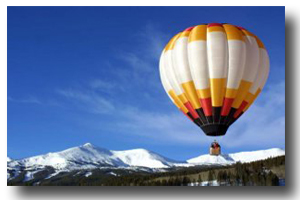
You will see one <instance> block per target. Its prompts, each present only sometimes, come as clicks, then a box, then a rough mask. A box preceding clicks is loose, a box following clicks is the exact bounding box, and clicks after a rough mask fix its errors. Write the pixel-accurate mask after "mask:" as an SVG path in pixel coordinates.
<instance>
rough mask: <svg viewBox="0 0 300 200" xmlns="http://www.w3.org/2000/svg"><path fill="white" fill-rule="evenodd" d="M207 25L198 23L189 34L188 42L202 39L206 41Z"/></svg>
mask: <svg viewBox="0 0 300 200" xmlns="http://www.w3.org/2000/svg"><path fill="white" fill-rule="evenodd" d="M206 37H207V25H199V26H196V27H194V28H193V30H192V31H191V33H190V36H189V42H193V41H198V40H203V41H206Z"/></svg>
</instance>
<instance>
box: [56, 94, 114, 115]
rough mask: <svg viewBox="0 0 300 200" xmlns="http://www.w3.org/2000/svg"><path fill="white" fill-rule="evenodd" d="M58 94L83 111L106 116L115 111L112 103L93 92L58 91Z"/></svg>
mask: <svg viewBox="0 0 300 200" xmlns="http://www.w3.org/2000/svg"><path fill="white" fill-rule="evenodd" d="M57 92H58V94H60V95H62V96H64V97H66V98H67V99H68V100H69V101H70V102H72V103H73V104H74V105H75V106H76V107H78V108H79V109H81V110H83V111H87V112H90V113H95V114H104V113H109V112H111V111H112V110H114V109H115V107H114V105H113V103H112V102H110V101H109V100H107V99H106V98H104V97H102V96H100V95H98V94H97V93H94V92H91V91H85V92H83V91H80V90H74V89H66V90H57Z"/></svg>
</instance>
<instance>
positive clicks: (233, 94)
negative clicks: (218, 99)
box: [225, 88, 238, 99]
mask: <svg viewBox="0 0 300 200" xmlns="http://www.w3.org/2000/svg"><path fill="white" fill-rule="evenodd" d="M237 93H238V90H237V89H232V88H226V93H225V97H226V98H230V99H234V98H235V97H236V95H237Z"/></svg>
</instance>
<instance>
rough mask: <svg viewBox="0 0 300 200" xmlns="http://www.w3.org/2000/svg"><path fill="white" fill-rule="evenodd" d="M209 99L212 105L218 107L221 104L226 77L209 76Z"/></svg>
mask: <svg viewBox="0 0 300 200" xmlns="http://www.w3.org/2000/svg"><path fill="white" fill-rule="evenodd" d="M209 80H210V88H211V99H212V106H213V107H220V106H222V105H223V98H224V95H225V90H226V78H211V79H209Z"/></svg>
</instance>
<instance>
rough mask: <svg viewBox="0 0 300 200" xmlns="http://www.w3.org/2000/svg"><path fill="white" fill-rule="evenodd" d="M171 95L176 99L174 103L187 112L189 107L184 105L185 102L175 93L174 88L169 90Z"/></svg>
mask: <svg viewBox="0 0 300 200" xmlns="http://www.w3.org/2000/svg"><path fill="white" fill-rule="evenodd" d="M168 93H169V95H170V97H171V98H172V99H173V100H174V104H175V105H176V106H177V107H179V108H181V109H182V110H183V112H185V113H187V112H188V109H187V108H186V107H185V106H184V105H183V103H182V102H181V101H180V99H179V97H178V96H177V95H176V94H175V91H174V90H170V91H169V92H168Z"/></svg>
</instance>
